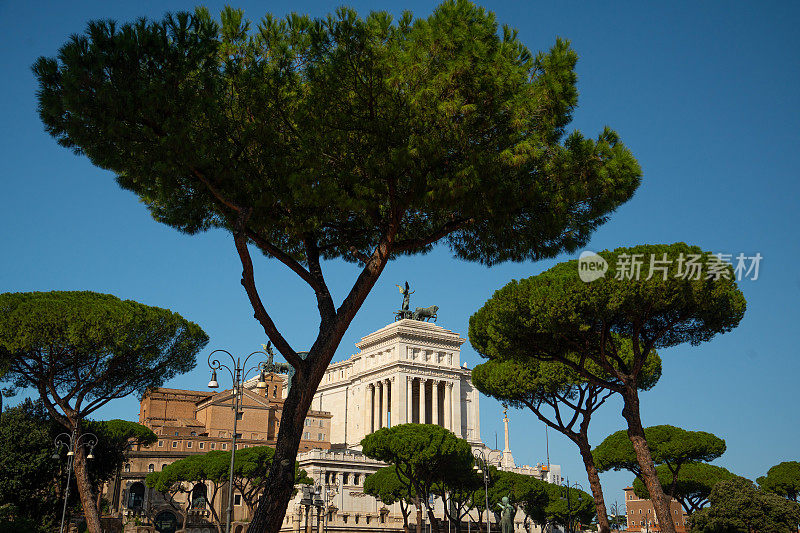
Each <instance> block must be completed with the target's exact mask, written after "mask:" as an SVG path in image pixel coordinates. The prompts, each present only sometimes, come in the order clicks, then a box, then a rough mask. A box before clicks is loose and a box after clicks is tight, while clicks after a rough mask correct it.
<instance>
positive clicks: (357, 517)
mask: <svg viewBox="0 0 800 533" xmlns="http://www.w3.org/2000/svg"><path fill="white" fill-rule="evenodd" d="M359 518H361V517H360V516H358V515H356V524H358V519H359Z"/></svg>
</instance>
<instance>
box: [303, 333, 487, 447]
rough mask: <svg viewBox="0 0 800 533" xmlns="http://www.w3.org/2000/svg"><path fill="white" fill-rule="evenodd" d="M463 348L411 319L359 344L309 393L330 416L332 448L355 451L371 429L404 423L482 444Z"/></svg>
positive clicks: (460, 341)
mask: <svg viewBox="0 0 800 533" xmlns="http://www.w3.org/2000/svg"><path fill="white" fill-rule="evenodd" d="M464 342H466V339H463V338H461V337H460V336H459V335H458V334H457V333H454V332H452V331H450V330H447V329H445V328H443V327H441V326H437V325H436V324H433V323H429V322H422V321H419V320H410V319H403V320H399V321H397V322H394V323H392V324H389V325H388V326H386V327H384V328H381V329H379V330H378V331H376V332H374V333H371V334H369V335H367V336H366V337H364V338H362V339H361V341H360V342H358V343H357V344H356V347H358V349H359V352H358V353H356V354H354V355H352V356H350V358H348V359H347V360H345V361H341V362H338V363H333V364H331V365H330V366H329V367H328V371H327V372H326V374H325V376H324V377H323V379H322V383H320V385H319V387H318V389H317V393H316V394H315V395H314V403H313V404H312V408H313V409H315V410H323V411H328V412H330V413H331V415H333V419H332V425H331V445H332V447H343V448H353V447H358V446H359V445H360V443H361V439H363V438H364V437H365V436H366V435H369V434H370V433H372V432H373V431H376V430H378V429H380V428H383V427H389V426H392V425H397V424H405V423H409V422H413V423H425V424H437V425H439V426H442V427H445V428H447V429H449V430H451V431H452V432H453V433H455V434H456V435H457V436H459V437H462V438H464V439H466V440H467V441H469V442H470V443H471V444H474V445H479V444H480V411H479V399H478V391H477V389H475V388H474V387H473V386H472V381H471V380H470V374H471V372H470V370H469V369H468V368H466V367H465V366H462V365H461V345H462V344H464Z"/></svg>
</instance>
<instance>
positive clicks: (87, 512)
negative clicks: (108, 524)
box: [73, 423, 102, 533]
mask: <svg viewBox="0 0 800 533" xmlns="http://www.w3.org/2000/svg"><path fill="white" fill-rule="evenodd" d="M75 427H77V428H78V429H76V430H75V442H79V440H78V439H79V438H80V436H81V429H80V426H78V424H77V423H75ZM86 461H87V459H86V448H84V447H83V446H81V445H77V446H75V457H74V462H73V469H74V471H75V484H76V485H77V486H78V495H79V496H80V498H81V506H83V515H84V517H85V518H86V529H87V531H88V532H89V533H102V532H101V526H100V514H99V513H98V511H97V507H96V506H95V499H94V496H93V495H92V483H91V481H90V480H89V472H88V471H87V468H86V466H87V465H86Z"/></svg>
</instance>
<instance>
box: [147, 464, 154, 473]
mask: <svg viewBox="0 0 800 533" xmlns="http://www.w3.org/2000/svg"><path fill="white" fill-rule="evenodd" d="M155 470H156V465H154V464H153V463H150V464H149V465H147V471H148V472H155Z"/></svg>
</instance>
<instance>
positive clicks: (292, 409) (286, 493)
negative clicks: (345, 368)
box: [248, 372, 316, 533]
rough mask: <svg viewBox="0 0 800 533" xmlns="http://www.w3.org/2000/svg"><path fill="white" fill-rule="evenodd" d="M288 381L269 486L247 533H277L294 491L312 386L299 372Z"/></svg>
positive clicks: (269, 475)
mask: <svg viewBox="0 0 800 533" xmlns="http://www.w3.org/2000/svg"><path fill="white" fill-rule="evenodd" d="M292 381H293V383H292V385H291V387H290V388H289V394H288V395H287V397H286V401H285V402H284V404H283V416H282V417H281V425H280V429H279V431H278V439H277V443H276V447H275V455H274V457H273V459H272V464H271V465H270V467H269V474H268V479H269V480H270V483H268V484H267V486H266V488H265V490H264V493H263V494H262V495H261V499H260V500H259V502H258V507H257V508H256V512H255V513H254V514H253V521H252V522H251V523H250V527H249V529H248V532H249V533H278V532H279V531H280V529H281V526H282V525H283V520H284V517H285V516H286V507H287V504H288V502H289V500H290V499H291V498H292V492H293V491H294V464H295V461H296V460H297V451H298V449H299V448H300V440H301V437H302V435H303V433H302V432H303V421H304V420H305V418H306V413H308V410H309V408H310V407H311V400H312V398H313V395H314V391H316V384H315V385H314V386H311V384H310V383H308V382H307V381H308V380H307V379H306V378H304V377H303V375H302V374H301V373H300V372H298V373H296V374H295V375H294V378H293V379H292Z"/></svg>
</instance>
